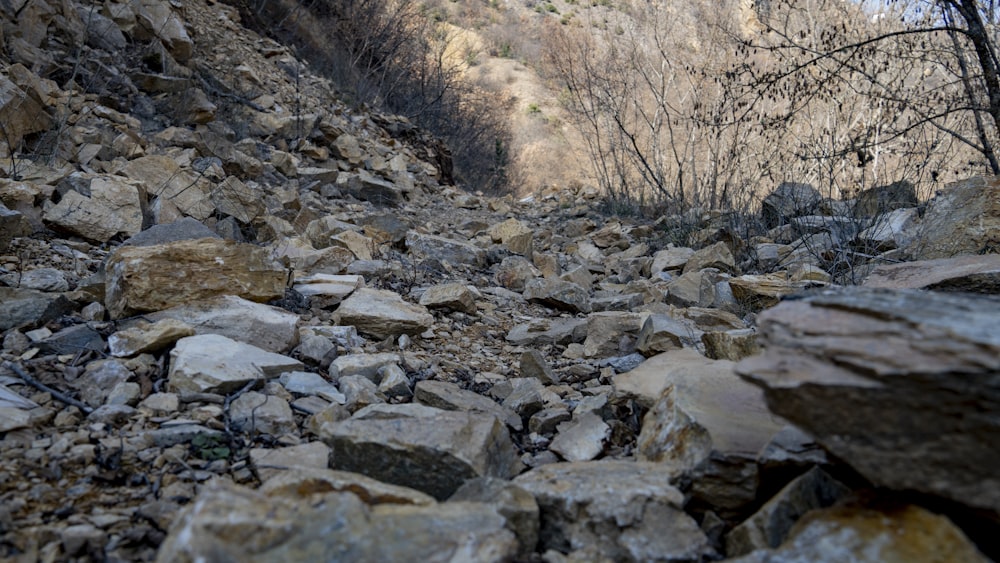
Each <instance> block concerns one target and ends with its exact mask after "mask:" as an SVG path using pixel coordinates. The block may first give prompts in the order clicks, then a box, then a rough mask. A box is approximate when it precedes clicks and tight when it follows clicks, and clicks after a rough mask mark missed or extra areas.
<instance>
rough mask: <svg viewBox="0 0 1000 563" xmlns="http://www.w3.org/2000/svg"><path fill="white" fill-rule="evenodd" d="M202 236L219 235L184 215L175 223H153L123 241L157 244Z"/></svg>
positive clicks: (211, 236) (125, 243)
mask: <svg viewBox="0 0 1000 563" xmlns="http://www.w3.org/2000/svg"><path fill="white" fill-rule="evenodd" d="M202 238H217V239H221V238H222V237H220V236H219V235H217V234H216V233H215V231H213V230H212V229H209V228H208V227H206V226H205V225H204V224H203V223H202V222H201V221H198V220H197V219H192V218H191V217H184V218H183V219H178V220H176V221H174V222H173V223H164V224H161V225H153V226H152V227H150V228H148V229H146V230H145V231H142V232H140V233H137V234H135V235H133V236H131V237H129V238H128V240H126V241H125V242H123V243H122V245H124V246H156V245H158V244H166V243H168V242H177V241H180V240H196V239H202Z"/></svg>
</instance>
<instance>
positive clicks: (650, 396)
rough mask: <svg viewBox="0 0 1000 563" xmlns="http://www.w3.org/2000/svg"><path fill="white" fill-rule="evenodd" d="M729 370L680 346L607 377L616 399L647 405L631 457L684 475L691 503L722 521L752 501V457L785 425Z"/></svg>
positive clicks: (723, 363)
mask: <svg viewBox="0 0 1000 563" xmlns="http://www.w3.org/2000/svg"><path fill="white" fill-rule="evenodd" d="M733 365H734V364H733V363H732V362H728V361H724V360H709V359H707V358H705V357H704V356H702V355H700V354H698V353H697V352H695V351H693V350H690V349H686V348H685V349H681V350H674V351H670V352H665V353H663V354H660V355H658V356H654V357H652V358H649V359H648V360H646V361H645V362H644V363H643V364H642V365H641V366H639V367H638V368H636V369H634V370H632V371H630V372H627V373H624V374H620V375H616V376H615V377H614V379H613V382H614V386H615V393H616V394H618V395H619V396H620V397H627V398H633V399H634V400H635V401H636V402H637V403H639V404H640V405H643V406H648V407H650V411H649V413H648V414H647V415H646V417H645V418H644V419H643V424H642V431H641V432H640V435H639V440H638V443H637V457H638V458H639V459H641V460H650V461H658V462H661V463H663V465H664V466H665V468H667V469H670V470H672V471H674V472H675V473H676V474H684V475H686V476H688V477H689V478H690V479H691V480H692V481H693V485H692V495H693V497H694V498H695V500H696V501H697V502H699V503H704V504H705V505H707V506H711V507H712V509H713V510H714V511H715V512H716V513H718V514H719V515H720V516H722V517H723V518H732V517H736V516H738V515H740V514H741V513H742V511H743V510H745V509H746V508H747V506H748V505H749V504H751V503H752V502H753V501H754V499H755V497H756V493H757V484H758V476H757V466H756V459H757V454H758V452H759V451H760V450H761V448H763V447H764V446H765V445H766V444H767V443H768V442H769V441H770V439H771V437H772V436H773V435H774V434H775V433H776V432H777V431H778V430H779V429H780V428H781V427H782V426H783V425H784V424H785V422H784V421H783V420H781V419H780V418H779V417H776V416H774V415H772V414H771V413H770V411H768V409H767V406H766V405H765V403H764V396H763V394H762V393H761V392H760V390H759V389H756V388H754V386H752V385H747V384H744V383H743V382H742V381H741V380H740V378H739V377H737V376H736V374H735V373H734V371H733Z"/></svg>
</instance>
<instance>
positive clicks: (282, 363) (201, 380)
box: [167, 334, 303, 393]
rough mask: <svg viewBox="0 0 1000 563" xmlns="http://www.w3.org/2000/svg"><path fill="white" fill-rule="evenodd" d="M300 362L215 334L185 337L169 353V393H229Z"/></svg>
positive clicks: (276, 375)
mask: <svg viewBox="0 0 1000 563" xmlns="http://www.w3.org/2000/svg"><path fill="white" fill-rule="evenodd" d="M302 367H303V366H302V363H301V362H299V361H298V360H294V359H292V358H289V357H287V356H282V355H280V354H275V353H273V352H268V351H266V350H262V349H260V348H257V347H256V346H251V345H249V344H244V343H242V342H236V341H235V340H230V339H229V338H226V337H225V336H220V335H217V334H205V335H198V336H188V337H187V338H182V339H180V340H178V341H177V345H176V346H175V347H174V349H173V350H172V351H171V352H170V371H169V375H168V376H167V386H168V388H169V389H170V390H171V391H173V392H195V393H231V392H233V391H236V390H238V389H240V388H241V387H243V386H244V385H246V384H247V383H249V382H251V381H255V380H260V379H270V378H276V377H278V376H280V375H281V374H282V373H284V372H289V371H297V370H301V369H302Z"/></svg>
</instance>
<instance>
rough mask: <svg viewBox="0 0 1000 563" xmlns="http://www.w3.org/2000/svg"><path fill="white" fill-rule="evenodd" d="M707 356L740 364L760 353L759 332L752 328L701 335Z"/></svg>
mask: <svg viewBox="0 0 1000 563" xmlns="http://www.w3.org/2000/svg"><path fill="white" fill-rule="evenodd" d="M701 343H702V344H703V345H704V346H705V355H706V356H707V357H709V358H712V359H713V360H730V361H733V362H738V361H740V360H742V359H743V358H748V357H750V356H753V355H754V354H756V353H758V352H760V344H758V343H757V331H756V330H754V329H752V328H743V329H737V330H726V331H714V332H706V333H704V334H702V335H701Z"/></svg>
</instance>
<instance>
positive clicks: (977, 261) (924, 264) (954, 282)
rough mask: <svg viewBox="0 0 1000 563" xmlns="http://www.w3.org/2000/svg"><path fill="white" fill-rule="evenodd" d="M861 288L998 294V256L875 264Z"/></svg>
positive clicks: (999, 257)
mask: <svg viewBox="0 0 1000 563" xmlns="http://www.w3.org/2000/svg"><path fill="white" fill-rule="evenodd" d="M862 285H864V286H865V287H882V288H888V289H930V290H932V291H965V292H970V293H990V294H1000V255H998V254H984V255H978V256H957V257H955V258H942V259H939V260H918V261H916V262H903V263H901V264H888V265H881V266H877V267H876V268H875V269H874V270H872V273H871V274H870V275H869V276H868V279H866V280H865V282H864V284H862Z"/></svg>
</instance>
